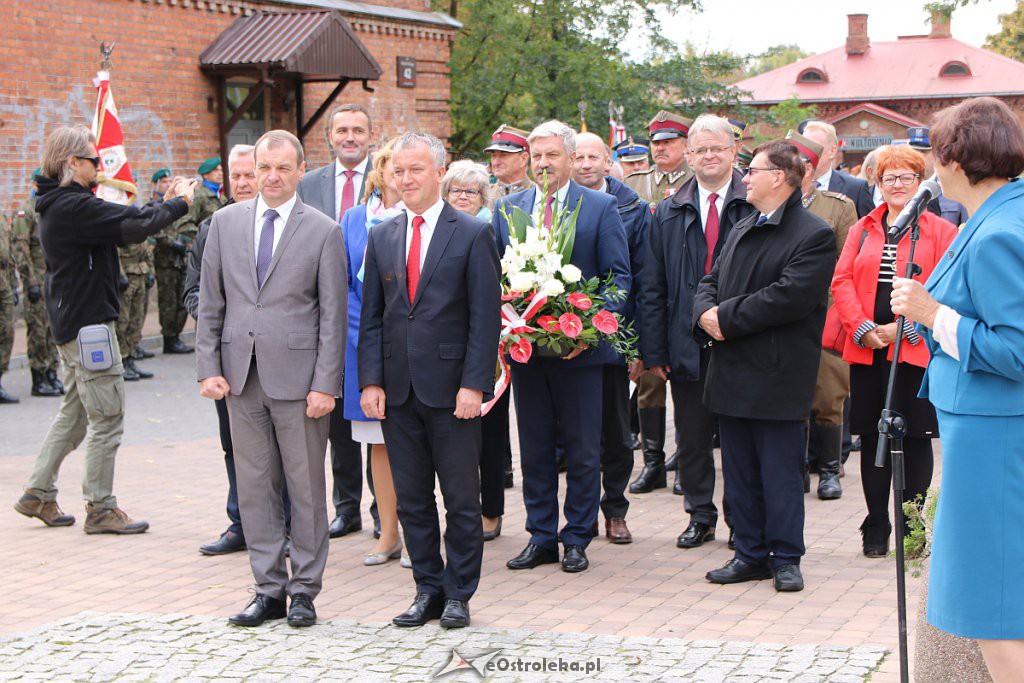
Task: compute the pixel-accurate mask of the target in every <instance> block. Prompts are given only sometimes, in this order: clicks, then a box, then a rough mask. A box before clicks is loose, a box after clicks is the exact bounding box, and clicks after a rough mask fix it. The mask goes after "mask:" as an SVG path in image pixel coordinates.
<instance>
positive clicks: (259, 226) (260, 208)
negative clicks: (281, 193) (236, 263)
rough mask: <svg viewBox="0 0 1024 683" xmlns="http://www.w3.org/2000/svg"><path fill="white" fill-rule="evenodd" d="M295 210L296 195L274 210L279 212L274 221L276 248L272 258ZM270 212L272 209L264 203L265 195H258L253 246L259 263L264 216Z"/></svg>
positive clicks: (272, 252) (271, 253)
mask: <svg viewBox="0 0 1024 683" xmlns="http://www.w3.org/2000/svg"><path fill="white" fill-rule="evenodd" d="M293 208H295V195H292V198H291V199H289V200H288V201H286V202H285V203H284V204H282V205H281V206H279V207H277V208H276V209H274V211H277V218H275V219H274V247H273V251H271V252H270V255H271V256H273V255H274V252H276V251H277V243H278V242H280V241H281V233H283V232H284V226H285V225H287V224H288V217H289V216H291V215H292V209H293ZM268 210H270V207H269V206H267V203H266V202H265V201H263V195H262V194H258V195H256V226H255V231H254V232H253V246H254V247H255V253H256V259H257V261H258V260H259V257H260V235H261V234H263V214H265V213H266V212H267V211H268Z"/></svg>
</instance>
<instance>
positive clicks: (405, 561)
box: [400, 553, 412, 569]
mask: <svg viewBox="0 0 1024 683" xmlns="http://www.w3.org/2000/svg"><path fill="white" fill-rule="evenodd" d="M400 564H401V565H402V567H404V568H405V569H412V558H411V557H409V556H408V555H407V554H406V553H402V561H401V563H400Z"/></svg>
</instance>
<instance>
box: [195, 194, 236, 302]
mask: <svg viewBox="0 0 1024 683" xmlns="http://www.w3.org/2000/svg"><path fill="white" fill-rule="evenodd" d="M234 203H235V200H234V199H229V200H228V201H227V202H225V203H224V206H230V205H231V204H234ZM224 206H222V207H220V208H221V209H223V208H224ZM218 210H219V209H218ZM212 222H213V216H210V217H209V218H207V219H206V220H204V221H203V222H202V223H200V224H199V232H197V233H196V238H195V239H194V240H192V248H191V249H189V251H188V262H187V263H186V266H185V287H184V290H185V293H184V295H183V297H182V303H183V304H185V310H186V311H188V314H189V315H190V316H192V317H193V318H196V319H197V320H198V319H199V275H200V273H201V272H202V270H203V250H204V249H205V248H206V237H207V236H208V235H209V234H210V223H212Z"/></svg>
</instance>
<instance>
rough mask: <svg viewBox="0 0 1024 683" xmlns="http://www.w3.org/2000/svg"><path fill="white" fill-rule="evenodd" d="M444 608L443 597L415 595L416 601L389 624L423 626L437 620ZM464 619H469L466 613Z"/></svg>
mask: <svg viewBox="0 0 1024 683" xmlns="http://www.w3.org/2000/svg"><path fill="white" fill-rule="evenodd" d="M444 606H445V603H444V597H443V596H440V595H428V594H427V593H417V594H416V599H415V600H413V601H412V604H411V605H409V609H407V610H405V611H404V612H402V613H401V614H399V615H398V616H397V617H395V618H394V619H392V620H391V623H392V624H394V625H395V626H401V627H402V628H409V627H412V626H423V624H425V623H427V622H428V621H430V620H431V619H437V618H439V617H440V616H441V612H442V611H443V610H444ZM466 619H469V612H468V611H467V612H466Z"/></svg>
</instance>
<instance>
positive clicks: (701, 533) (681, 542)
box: [676, 522, 715, 548]
mask: <svg viewBox="0 0 1024 683" xmlns="http://www.w3.org/2000/svg"><path fill="white" fill-rule="evenodd" d="M713 540H715V527H713V526H710V525H707V524H704V523H703V522H690V526H688V527H686V531H684V532H683V533H681V534H679V538H677V539H676V547H677V548H699V547H700V546H702V545H704V543H705V542H707V541H713Z"/></svg>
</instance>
